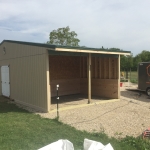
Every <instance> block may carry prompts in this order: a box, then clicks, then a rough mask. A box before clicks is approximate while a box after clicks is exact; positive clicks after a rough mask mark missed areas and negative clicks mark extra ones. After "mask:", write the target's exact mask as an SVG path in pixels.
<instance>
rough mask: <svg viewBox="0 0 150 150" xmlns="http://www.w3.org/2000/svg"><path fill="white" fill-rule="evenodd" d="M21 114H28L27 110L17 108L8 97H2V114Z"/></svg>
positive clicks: (0, 110) (0, 100)
mask: <svg viewBox="0 0 150 150" xmlns="http://www.w3.org/2000/svg"><path fill="white" fill-rule="evenodd" d="M8 112H21V113H28V111H27V110H24V109H22V108H19V107H17V106H16V105H15V104H13V102H12V101H11V100H10V99H9V98H6V97H3V96H0V113H8Z"/></svg>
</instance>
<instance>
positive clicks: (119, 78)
mask: <svg viewBox="0 0 150 150" xmlns="http://www.w3.org/2000/svg"><path fill="white" fill-rule="evenodd" d="M118 99H120V55H119V56H118Z"/></svg>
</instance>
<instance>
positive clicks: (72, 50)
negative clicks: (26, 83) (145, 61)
mask: <svg viewBox="0 0 150 150" xmlns="http://www.w3.org/2000/svg"><path fill="white" fill-rule="evenodd" d="M55 51H63V52H77V53H96V54H119V55H131V53H129V52H122V53H120V52H111V51H110V52H109V51H101V50H81V49H69V48H67V49H65V48H55Z"/></svg>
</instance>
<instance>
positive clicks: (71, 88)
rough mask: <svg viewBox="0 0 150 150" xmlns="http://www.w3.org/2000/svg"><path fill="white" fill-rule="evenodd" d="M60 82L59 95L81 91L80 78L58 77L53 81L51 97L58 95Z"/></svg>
mask: <svg viewBox="0 0 150 150" xmlns="http://www.w3.org/2000/svg"><path fill="white" fill-rule="evenodd" d="M57 84H59V93H58V94H59V96H62V95H70V94H78V93H80V79H79V78H78V79H58V80H52V81H51V97H54V96H56V85H57Z"/></svg>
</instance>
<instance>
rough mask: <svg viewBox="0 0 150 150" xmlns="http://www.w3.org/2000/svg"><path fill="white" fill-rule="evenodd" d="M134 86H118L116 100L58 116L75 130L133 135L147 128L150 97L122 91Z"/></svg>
mask: <svg viewBox="0 0 150 150" xmlns="http://www.w3.org/2000/svg"><path fill="white" fill-rule="evenodd" d="M136 87H137V85H134V84H130V85H128V84H124V85H123V87H121V88H120V90H121V98H120V101H116V102H111V103H104V104H96V103H95V104H93V105H90V106H86V107H81V108H75V109H70V110H64V111H60V113H59V114H60V117H59V119H60V120H61V121H62V122H64V123H66V124H69V125H71V126H73V127H75V128H76V129H79V130H86V131H88V132H97V131H98V132H99V131H102V132H105V133H106V134H107V135H109V136H113V137H117V138H119V137H125V136H126V135H128V136H129V135H130V136H134V137H137V136H139V135H141V133H142V131H144V130H145V129H146V128H148V127H150V99H149V97H148V96H146V94H145V93H140V94H139V92H135V91H128V90H126V88H128V89H132V88H136ZM38 114H40V115H41V116H42V117H46V118H55V117H56V112H51V113H38Z"/></svg>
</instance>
